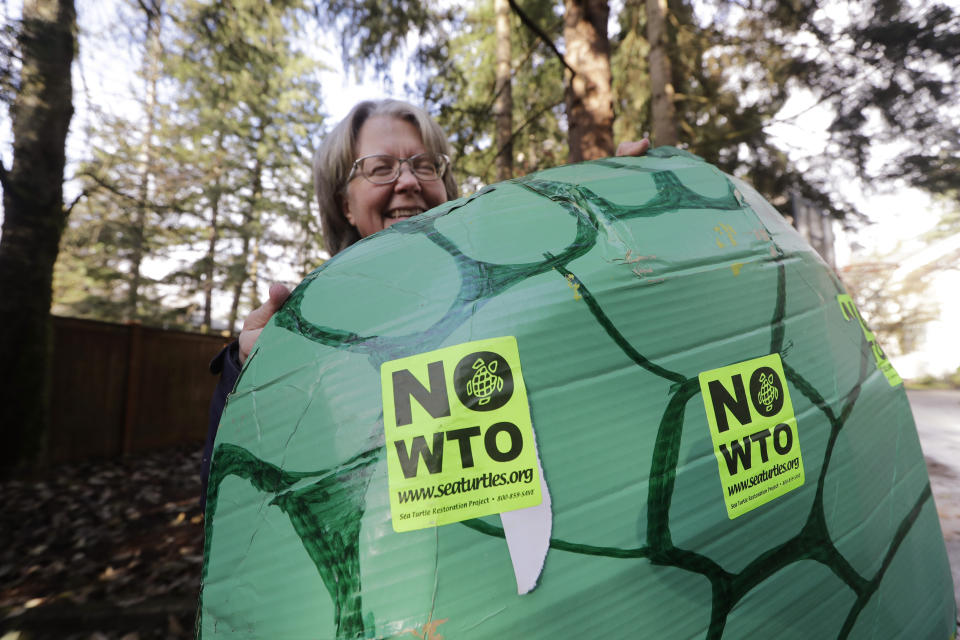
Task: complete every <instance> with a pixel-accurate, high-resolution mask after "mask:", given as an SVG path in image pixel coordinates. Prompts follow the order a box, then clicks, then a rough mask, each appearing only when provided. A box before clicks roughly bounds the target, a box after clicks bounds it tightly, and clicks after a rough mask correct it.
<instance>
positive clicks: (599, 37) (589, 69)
mask: <svg viewBox="0 0 960 640" xmlns="http://www.w3.org/2000/svg"><path fill="white" fill-rule="evenodd" d="M565 5H566V13H565V15H564V20H563V38H564V40H565V41H566V53H565V55H564V57H565V59H566V61H567V64H569V65H570V67H572V68H573V73H570V71H567V86H566V103H567V105H566V106H567V139H568V141H569V145H570V158H569V159H570V162H579V161H581V160H594V159H596V158H605V157H607V156H612V155H613V151H614V149H613V86H612V79H611V74H610V40H609V38H608V37H607V20H608V18H609V16H610V7H609V6H608V5H607V2H606V0H565Z"/></svg>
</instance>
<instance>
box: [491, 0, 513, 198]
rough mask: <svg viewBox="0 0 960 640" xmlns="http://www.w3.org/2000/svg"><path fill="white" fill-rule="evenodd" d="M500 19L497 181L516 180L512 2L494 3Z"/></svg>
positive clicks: (498, 28) (502, 0)
mask: <svg viewBox="0 0 960 640" xmlns="http://www.w3.org/2000/svg"><path fill="white" fill-rule="evenodd" d="M493 4H494V10H495V11H496V15H497V75H496V77H497V80H496V89H495V91H496V95H497V99H496V102H495V103H494V112H495V113H496V117H497V180H509V179H510V178H512V177H513V94H512V91H511V80H510V68H511V64H510V57H511V54H510V1H509V0H494V3H493Z"/></svg>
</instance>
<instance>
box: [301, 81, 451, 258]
mask: <svg viewBox="0 0 960 640" xmlns="http://www.w3.org/2000/svg"><path fill="white" fill-rule="evenodd" d="M373 116H390V117H393V118H399V119H400V120H406V121H407V122H409V123H411V124H412V125H413V126H415V127H416V128H417V130H418V131H419V132H420V137H421V138H422V140H423V146H424V147H426V149H427V151H430V152H433V153H445V154H447V155H450V144H449V143H448V142H447V138H446V136H445V135H444V133H443V130H442V129H441V128H440V125H438V124H437V123H436V122H434V120H433V118H431V117H430V115H429V114H428V113H427V112H426V111H424V110H423V109H421V108H419V107H415V106H413V105H412V104H408V103H406V102H402V101H400V100H392V99H387V100H364V101H363V102H360V103H358V104H357V105H356V106H355V107H354V108H353V109H351V110H350V113H349V114H347V117H346V118H344V119H343V121H342V122H341V123H340V124H338V125H337V126H336V127H334V128H333V131H331V132H330V134H329V135H328V136H327V137H326V138H325V139H324V141H323V144H321V145H320V148H319V149H317V152H316V154H315V155H314V156H313V188H314V191H315V192H316V194H317V204H318V205H320V222H321V224H322V226H323V242H324V244H325V245H326V247H327V251H329V252H330V255H331V256H333V255H336V254H337V253H339V252H340V251H343V250H344V249H346V248H347V247H349V246H350V245H352V244H353V243H354V242H356V241H357V240H359V239H360V234H359V233H358V232H357V229H356V227H354V226H353V225H351V224H350V223H349V222H348V221H347V218H346V216H345V215H344V213H343V198H344V190H345V188H346V186H347V184H346V183H347V176H348V175H350V168H351V167H352V166H353V161H354V160H356V159H357V156H356V146H357V134H358V133H359V132H360V127H362V126H363V123H364V122H366V121H367V119H368V118H371V117H373ZM443 185H444V187H445V188H446V191H447V199H448V200H453V199H454V198H456V197H458V196H459V193H458V190H457V183H456V181H455V180H454V178H453V171H452V170H451V169H450V168H448V169H447V171H446V173H445V174H444V176H443Z"/></svg>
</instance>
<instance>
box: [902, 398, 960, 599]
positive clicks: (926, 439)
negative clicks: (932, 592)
mask: <svg viewBox="0 0 960 640" xmlns="http://www.w3.org/2000/svg"><path fill="white" fill-rule="evenodd" d="M907 395H908V396H909V398H910V406H911V407H912V408H913V417H914V420H916V422H917V431H918V432H919V433H920V446H921V447H923V457H924V458H926V460H927V469H928V470H929V472H930V486H931V487H932V489H933V498H934V500H936V502H937V513H938V514H940V526H941V528H942V529H943V537H944V539H945V540H946V542H947V554H948V555H949V556H950V568H951V570H952V571H953V590H954V595H955V597H956V599H957V604H958V607H960V391H908V392H907Z"/></svg>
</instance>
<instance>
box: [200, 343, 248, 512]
mask: <svg viewBox="0 0 960 640" xmlns="http://www.w3.org/2000/svg"><path fill="white" fill-rule="evenodd" d="M239 348H240V343H238V342H237V341H236V340H234V341H233V342H231V343H230V344H228V345H227V346H226V347H224V348H223V349H221V350H220V353H218V354H217V355H216V357H214V359H213V360H211V361H210V373H212V374H214V375H217V374H219V375H220V381H219V382H218V383H217V388H216V389H214V390H213V397H212V398H210V416H209V421H208V424H207V441H206V443H205V444H204V445H203V458H202V459H201V461H200V465H201V469H200V510H201V511H203V510H204V509H206V503H207V480H208V478H209V476H210V458H211V457H212V456H213V443H214V441H215V440H216V438H217V428H218V427H219V426H220V417H221V416H222V415H223V407H224V406H225V405H226V404H227V396H228V395H230V392H231V391H233V387H234V385H236V384H237V378H239V377H240V369H241V368H242V365H241V364H240V353H239Z"/></svg>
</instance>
